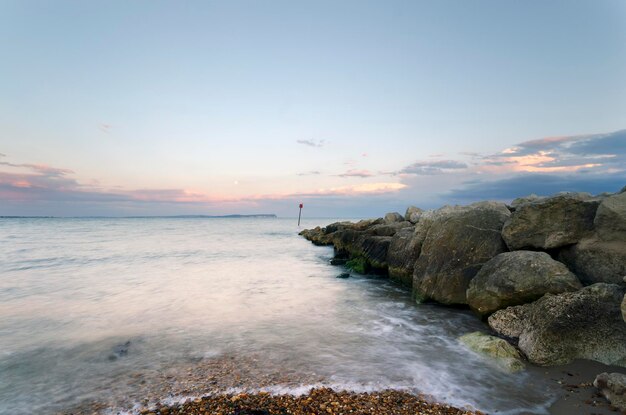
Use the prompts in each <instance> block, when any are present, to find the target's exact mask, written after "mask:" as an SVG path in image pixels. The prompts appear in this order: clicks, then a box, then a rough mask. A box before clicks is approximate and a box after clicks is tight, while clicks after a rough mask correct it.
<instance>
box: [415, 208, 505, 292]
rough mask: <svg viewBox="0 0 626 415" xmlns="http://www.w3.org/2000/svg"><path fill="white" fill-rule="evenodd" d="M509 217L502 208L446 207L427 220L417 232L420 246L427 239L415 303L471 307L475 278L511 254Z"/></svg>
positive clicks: (417, 273) (417, 266) (424, 217)
mask: <svg viewBox="0 0 626 415" xmlns="http://www.w3.org/2000/svg"><path fill="white" fill-rule="evenodd" d="M509 216H510V212H509V210H508V209H507V207H506V205H504V204H503V203H497V202H480V203H475V204H472V205H470V206H454V207H450V206H444V207H443V208H441V209H437V210H436V211H433V212H428V213H427V214H424V215H422V218H421V219H420V222H419V223H418V224H417V225H416V227H415V237H416V238H417V240H416V242H415V243H420V241H421V240H422V239H421V238H424V239H423V242H422V248H421V252H420V254H419V257H418V258H417V261H416V262H415V269H414V272H413V293H414V295H415V298H416V299H417V300H418V301H425V300H434V301H437V302H440V303H443V304H467V298H466V291H467V288H468V286H469V283H470V281H471V280H472V278H474V276H475V275H476V273H477V272H478V271H479V270H480V268H481V267H482V265H483V264H484V263H485V262H487V261H489V260H490V259H491V258H493V257H494V256H496V255H498V254H499V253H502V252H504V251H505V250H506V246H505V244H504V241H503V240H502V237H501V236H500V231H501V229H502V225H503V224H504V222H505V221H506V220H507V219H508V218H509Z"/></svg>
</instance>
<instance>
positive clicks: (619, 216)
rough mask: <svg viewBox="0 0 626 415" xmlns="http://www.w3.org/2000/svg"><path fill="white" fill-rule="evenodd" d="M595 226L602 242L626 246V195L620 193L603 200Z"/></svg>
mask: <svg viewBox="0 0 626 415" xmlns="http://www.w3.org/2000/svg"><path fill="white" fill-rule="evenodd" d="M593 224H594V226H595V228H596V233H597V234H598V237H599V238H600V239H601V240H603V241H616V242H621V243H622V244H623V245H626V193H618V194H615V195H612V196H609V197H607V198H605V199H604V200H602V203H600V206H598V211H597V212H596V216H595V219H594V221H593Z"/></svg>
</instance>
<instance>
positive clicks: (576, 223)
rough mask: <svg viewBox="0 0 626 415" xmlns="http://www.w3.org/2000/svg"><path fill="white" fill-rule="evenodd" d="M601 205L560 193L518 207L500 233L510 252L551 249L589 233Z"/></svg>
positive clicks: (573, 195)
mask: <svg viewBox="0 0 626 415" xmlns="http://www.w3.org/2000/svg"><path fill="white" fill-rule="evenodd" d="M599 204H600V201H599V200H598V199H594V198H592V197H591V196H590V195H588V194H585V193H582V194H581V193H563V194H558V195H556V196H553V197H550V198H547V199H539V200H537V201H535V202H530V203H523V204H520V205H519V206H518V207H517V208H516V209H515V211H514V212H513V214H512V215H511V218H510V219H509V220H508V221H507V223H506V224H505V225H504V227H503V229H502V237H503V238H504V240H505V241H506V244H507V246H508V247H509V249H510V250H512V251H514V250H518V249H524V248H534V249H553V248H559V247H562V246H565V245H570V244H574V243H576V242H578V241H579V240H580V239H582V238H583V237H584V236H586V235H588V234H589V233H591V231H592V229H593V221H594V218H595V215H596V210H597V209H598V205H599Z"/></svg>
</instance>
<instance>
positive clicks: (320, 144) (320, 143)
mask: <svg viewBox="0 0 626 415" xmlns="http://www.w3.org/2000/svg"><path fill="white" fill-rule="evenodd" d="M296 143H298V144H302V145H305V146H309V147H324V145H325V144H326V141H325V140H296Z"/></svg>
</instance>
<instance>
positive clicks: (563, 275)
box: [467, 251, 582, 317]
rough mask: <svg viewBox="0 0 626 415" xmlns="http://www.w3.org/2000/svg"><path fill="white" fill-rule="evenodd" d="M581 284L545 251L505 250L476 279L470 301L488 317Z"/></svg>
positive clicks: (474, 308)
mask: <svg viewBox="0 0 626 415" xmlns="http://www.w3.org/2000/svg"><path fill="white" fill-rule="evenodd" d="M580 288H582V284H581V283H580V281H579V280H578V278H576V276H575V275H574V274H572V273H571V272H570V271H569V270H568V269H567V267H566V266H565V265H563V264H562V263H560V262H558V261H555V260H553V259H552V258H551V257H550V255H548V254H546V253H544V252H533V251H515V252H504V253H502V254H499V255H497V256H496V257H495V258H493V259H491V260H489V261H488V262H487V263H486V264H485V265H483V267H482V268H481V269H480V271H478V274H476V277H475V278H474V279H472V281H471V282H470V284H469V289H468V290H467V302H468V304H469V306H470V307H471V308H472V310H474V311H475V312H476V313H477V314H479V315H480V316H483V317H484V316H486V315H489V314H491V313H493V312H494V311H497V310H500V309H502V308H506V307H509V306H512V305H520V304H525V303H530V302H532V301H535V300H537V299H539V298H541V297H542V296H543V295H544V294H546V293H551V294H559V293H562V292H567V291H576V290H578V289H580Z"/></svg>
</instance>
